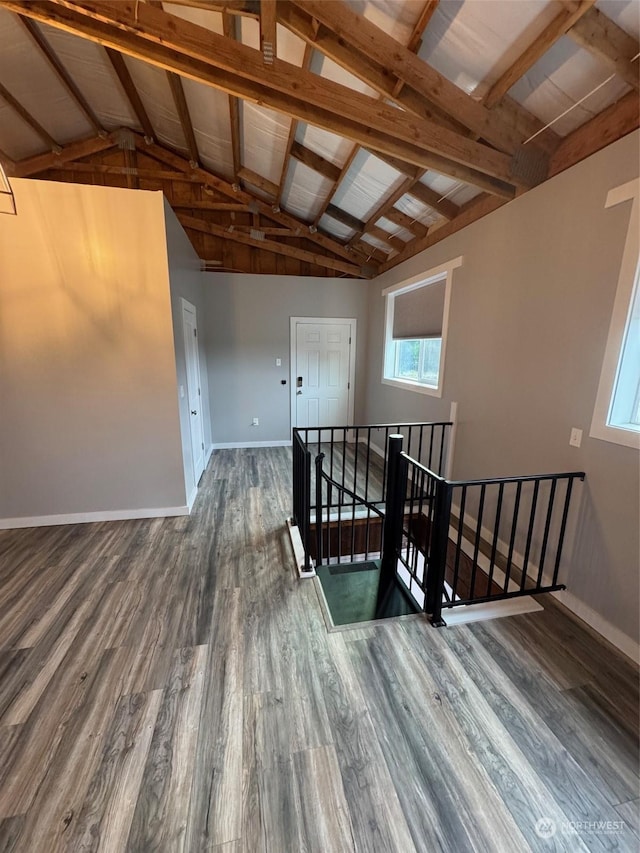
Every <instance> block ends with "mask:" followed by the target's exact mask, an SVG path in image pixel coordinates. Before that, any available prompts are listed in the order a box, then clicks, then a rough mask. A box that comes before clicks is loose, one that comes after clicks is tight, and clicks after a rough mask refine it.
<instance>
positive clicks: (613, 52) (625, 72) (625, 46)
mask: <svg viewBox="0 0 640 853" xmlns="http://www.w3.org/2000/svg"><path fill="white" fill-rule="evenodd" d="M568 35H569V37H570V38H571V39H573V41H575V42H576V44H579V45H580V46H581V47H584V48H585V49H586V50H588V51H589V52H590V53H592V54H593V55H594V56H597V57H598V58H599V59H601V60H603V61H604V62H605V63H606V64H607V65H608V66H609V68H611V70H612V71H615V73H616V74H617V75H618V77H621V78H622V79H623V80H624V81H625V82H626V83H628V84H629V85H630V86H633V88H634V89H636V91H637V90H638V88H639V80H640V71H639V69H638V60H637V59H636V60H635V62H634V61H632V60H633V59H634V57H637V55H638V51H639V50H640V48H639V47H638V41H637V40H636V39H634V38H633V36H630V35H629V34H628V33H627V32H625V31H624V30H623V29H622V27H619V26H618V25H617V24H615V23H614V22H613V21H612V20H610V19H609V18H608V17H607V16H606V15H604V14H603V13H602V12H601V11H600V10H599V9H596V7H595V6H594V7H593V8H591V9H589V10H588V11H587V12H586V13H585V14H584V15H583V16H582V17H581V18H580V19H579V20H578V21H576V23H575V24H574V25H573V26H572V27H571V29H570V30H569V32H568Z"/></svg>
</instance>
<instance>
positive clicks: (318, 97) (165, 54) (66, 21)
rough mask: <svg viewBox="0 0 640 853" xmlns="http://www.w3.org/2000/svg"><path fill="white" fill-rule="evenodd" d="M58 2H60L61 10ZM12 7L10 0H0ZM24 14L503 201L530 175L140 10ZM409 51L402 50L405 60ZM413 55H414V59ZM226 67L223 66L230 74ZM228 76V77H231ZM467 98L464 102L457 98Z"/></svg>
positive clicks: (489, 152)
mask: <svg viewBox="0 0 640 853" xmlns="http://www.w3.org/2000/svg"><path fill="white" fill-rule="evenodd" d="M61 3H62V4H64V5H61ZM0 5H2V6H4V7H6V8H10V9H13V8H14V7H15V6H16V5H19V4H17V0H1V3H0ZM20 8H22V11H23V12H24V13H25V14H28V15H29V16H30V17H33V18H36V19H38V20H41V19H43V20H46V21H47V22H48V23H50V24H52V25H53V26H56V27H62V28H63V29H67V30H69V31H71V32H75V33H80V34H82V35H84V36H85V37H87V38H90V39H92V40H94V41H98V42H101V43H105V44H108V45H109V46H111V47H116V48H118V49H120V50H123V51H125V52H126V53H129V54H131V55H133V56H137V57H138V58H141V59H145V60H147V61H149V62H152V63H153V64H156V65H160V66H161V67H164V68H166V69H168V70H174V71H176V72H177V73H180V74H181V75H183V76H188V77H191V78H192V79H195V80H198V81H201V82H205V83H207V84H209V85H212V86H215V87H216V88H220V89H223V90H225V91H231V92H235V93H236V94H238V95H240V96H242V97H247V98H250V99H253V100H257V101H259V102H261V103H264V104H266V105H267V106H270V107H271V108H273V109H276V110H278V111H280V112H284V113H288V114H289V115H293V116H295V117H297V118H300V119H303V120H304V121H309V122H310V123H312V124H317V125H319V126H321V127H326V128H328V129H331V130H332V131H333V132H335V133H338V134H339V135H342V136H346V137H348V138H351V139H354V140H355V141H357V142H363V143H364V144H366V145H368V146H369V147H373V148H375V149H376V150H380V151H382V152H383V153H387V154H391V155H393V156H398V157H400V158H401V159H404V160H407V161H408V162H411V163H415V165H418V166H422V167H424V168H433V169H437V170H438V171H440V172H442V173H444V174H448V175H450V176H451V177H454V178H457V179H460V180H464V181H467V182H469V183H473V184H475V185H477V186H480V187H481V188H482V189H485V190H487V191H488V192H495V193H497V194H500V195H503V196H505V197H511V196H512V195H513V192H514V187H521V188H528V187H529V186H531V184H532V182H533V183H535V182H536V180H537V176H535V174H534V173H533V172H531V170H529V171H527V169H525V168H523V166H524V162H525V161H526V160H528V159H529V153H533V152H525V154H524V155H523V158H521V161H517V160H516V159H515V158H513V159H512V158H510V157H509V156H508V155H507V154H504V153H502V152H500V151H497V150H495V149H492V148H490V147H489V146H487V145H484V144H482V143H478V142H475V141H473V140H471V139H469V138H467V137H464V136H461V135H459V134H457V133H455V132H454V131H450V130H448V129H447V128H444V127H442V126H440V125H437V124H435V123H433V122H429V121H426V120H424V119H417V118H415V117H409V116H407V115H405V114H404V113H400V112H398V110H396V109H394V108H393V107H388V106H386V105H385V104H383V103H381V102H378V101H375V100H374V99H372V98H370V97H368V96H366V95H361V94H359V93H357V92H355V91H353V90H351V89H349V88H348V87H346V86H341V85H339V84H336V83H333V82H332V81H329V80H325V79H320V78H318V77H317V75H314V74H311V73H310V72H305V71H303V70H301V69H299V68H297V67H296V66H292V65H290V64H289V63H285V62H283V61H282V60H278V61H277V62H276V63H275V64H274V66H273V68H272V69H271V70H270V72H269V74H268V75H267V79H266V80H265V75H264V68H263V66H262V63H261V59H260V60H259V63H258V62H257V61H256V57H260V56H261V55H260V53H259V52H258V51H256V50H254V49H252V48H249V47H246V46H245V45H241V44H239V43H231V42H229V40H228V39H226V38H225V37H224V36H220V35H217V34H216V33H213V32H211V31H209V30H206V29H204V28H202V27H199V26H197V25H195V24H191V23H189V22H187V21H182V20H181V19H177V18H174V17H173V16H171V15H167V13H165V12H163V11H162V10H160V9H156V8H154V7H153V6H149V5H148V4H141V5H140V7H139V8H138V7H136V8H138V15H137V18H136V17H135V16H134V7H133V6H132V5H131V4H118V3H114V2H106V0H102V2H100V0H93V2H86V3H82V4H75V3H74V4H72V7H71V5H70V4H68V2H67V0H49V2H47V0H33V2H31V3H30V4H29V6H28V7H26V8H25V7H20ZM410 55H412V54H410ZM414 58H415V57H414ZM230 69H233V70H230ZM236 70H237V73H235V71H236ZM465 97H467V96H465Z"/></svg>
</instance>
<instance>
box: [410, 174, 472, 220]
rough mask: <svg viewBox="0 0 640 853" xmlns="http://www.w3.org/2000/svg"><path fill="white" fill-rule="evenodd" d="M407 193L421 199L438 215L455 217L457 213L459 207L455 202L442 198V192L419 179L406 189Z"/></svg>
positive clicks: (446, 217)
mask: <svg viewBox="0 0 640 853" xmlns="http://www.w3.org/2000/svg"><path fill="white" fill-rule="evenodd" d="M407 193H408V194H409V195H412V196H413V197H414V198H417V199H418V201H421V202H422V203H423V204H426V205H427V206H428V207H431V208H432V209H433V210H435V211H436V213H439V214H440V216H443V217H444V218H445V219H455V218H456V216H457V215H458V212H459V209H458V205H457V204H455V203H454V202H452V201H449V199H448V198H442V193H437V192H436V191H435V190H432V189H431V187H428V186H427V185H426V184H422V183H420V181H416V182H415V183H414V184H413V186H412V187H410V188H409V189H408V190H407Z"/></svg>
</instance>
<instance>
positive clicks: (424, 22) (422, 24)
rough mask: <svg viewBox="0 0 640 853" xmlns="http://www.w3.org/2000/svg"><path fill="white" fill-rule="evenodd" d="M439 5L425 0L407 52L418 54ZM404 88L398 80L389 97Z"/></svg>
mask: <svg viewBox="0 0 640 853" xmlns="http://www.w3.org/2000/svg"><path fill="white" fill-rule="evenodd" d="M439 4H440V0H427V2H426V3H425V4H424V7H423V9H422V12H420V15H419V16H418V20H417V21H416V23H415V24H414V26H413V30H412V31H411V35H410V37H409V41H408V42H407V50H410V51H411V53H418V52H419V50H420V47H421V45H422V36H423V35H424V31H425V30H426V28H427V27H428V26H429V21H430V20H431V18H433V16H434V14H435V11H436V9H437V8H438V6H439ZM403 88H404V81H403V80H398V81H397V82H396V84H395V86H394V87H393V91H392V92H391V96H392V97H393V98H397V97H398V95H399V94H400V92H401V91H402V89H403Z"/></svg>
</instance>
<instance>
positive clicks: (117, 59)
mask: <svg viewBox="0 0 640 853" xmlns="http://www.w3.org/2000/svg"><path fill="white" fill-rule="evenodd" d="M105 50H106V52H107V56H108V57H109V61H110V62H111V65H112V67H113V70H114V71H115V72H116V75H117V77H118V80H119V81H120V85H121V86H122V88H123V90H124V93H125V95H126V97H127V99H128V101H129V104H130V105H131V109H132V110H133V112H134V114H135V117H136V118H137V119H138V122H139V124H140V127H141V128H142V129H143V131H144V135H145V137H146V138H147V139H148V140H149V142H152V141H153V140H154V139H155V138H156V134H155V131H154V129H153V125H152V124H151V120H150V119H149V116H148V115H147V111H146V109H145V108H144V104H143V103H142V99H141V97H140V95H139V94H138V90H137V89H136V86H135V83H134V82H133V78H132V77H131V74H130V73H129V69H128V68H127V64H126V62H125V61H124V56H122V54H120V53H118V51H117V50H113V49H112V48H110V47H106V46H105Z"/></svg>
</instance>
